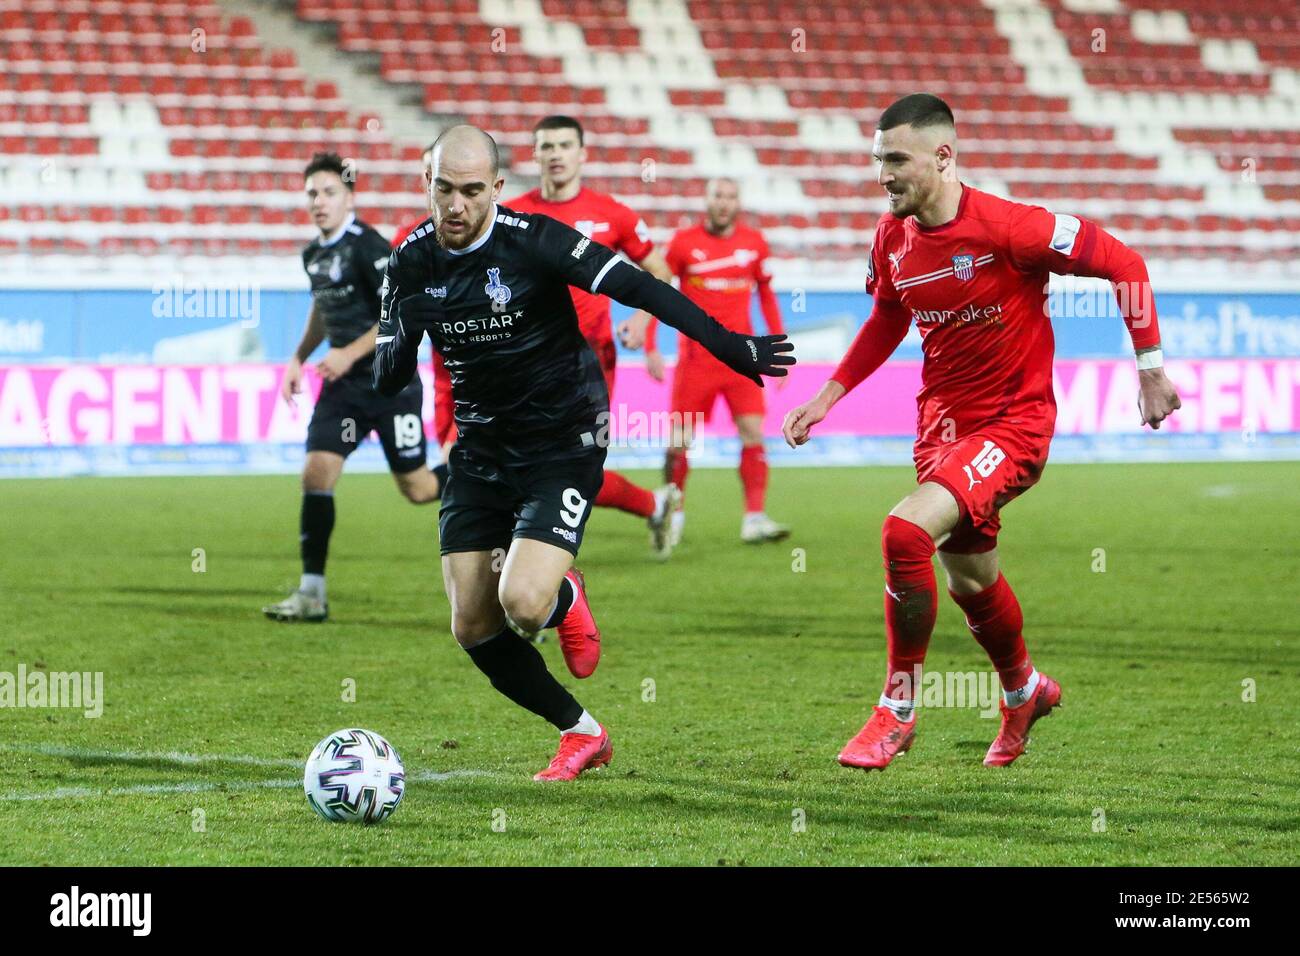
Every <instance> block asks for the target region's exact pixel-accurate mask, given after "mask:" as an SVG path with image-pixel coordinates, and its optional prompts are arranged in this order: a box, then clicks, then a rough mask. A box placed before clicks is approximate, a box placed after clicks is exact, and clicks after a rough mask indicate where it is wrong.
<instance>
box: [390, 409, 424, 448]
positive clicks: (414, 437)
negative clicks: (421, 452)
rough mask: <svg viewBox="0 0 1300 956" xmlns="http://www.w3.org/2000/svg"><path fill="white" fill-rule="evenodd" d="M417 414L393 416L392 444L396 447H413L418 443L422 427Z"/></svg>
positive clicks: (422, 430) (421, 434) (421, 435)
mask: <svg viewBox="0 0 1300 956" xmlns="http://www.w3.org/2000/svg"><path fill="white" fill-rule="evenodd" d="M422 424H423V423H422V422H421V421H420V416H419V415H394V416H393V444H394V445H396V446H397V447H398V448H414V447H416V446H417V445H419V444H420V439H421V438H422V437H423V432H424V429H423V428H422V427H421V426H422Z"/></svg>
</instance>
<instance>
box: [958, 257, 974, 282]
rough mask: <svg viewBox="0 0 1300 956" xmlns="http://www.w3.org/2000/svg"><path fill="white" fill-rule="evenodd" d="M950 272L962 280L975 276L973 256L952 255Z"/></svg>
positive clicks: (966, 280)
mask: <svg viewBox="0 0 1300 956" xmlns="http://www.w3.org/2000/svg"><path fill="white" fill-rule="evenodd" d="M952 274H953V275H955V276H956V277H957V278H958V279H960V280H961V281H962V282H969V281H970V280H971V279H972V278H974V276H975V257H974V256H953V257H952Z"/></svg>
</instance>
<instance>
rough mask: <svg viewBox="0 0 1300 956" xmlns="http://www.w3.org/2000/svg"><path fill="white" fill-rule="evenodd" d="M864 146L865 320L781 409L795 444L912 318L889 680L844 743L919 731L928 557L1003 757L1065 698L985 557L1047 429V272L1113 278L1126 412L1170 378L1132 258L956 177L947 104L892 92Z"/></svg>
mask: <svg viewBox="0 0 1300 956" xmlns="http://www.w3.org/2000/svg"><path fill="white" fill-rule="evenodd" d="M872 155H873V157H874V158H875V160H876V162H877V163H878V164H879V175H878V179H879V182H880V185H882V186H883V187H884V188H885V190H886V191H887V192H888V193H889V210H890V211H889V213H887V214H886V215H884V216H882V217H881V219H880V222H879V224H878V225H877V226H876V237H875V244H874V245H873V247H872V250H871V257H870V259H868V268H867V291H868V292H869V293H870V294H871V296H872V309H871V316H870V317H869V318H868V319H867V322H866V323H865V324H864V325H863V327H862V329H861V331H859V333H858V336H857V338H855V339H854V341H853V344H852V345H851V346H850V348H849V351H848V354H847V355H845V356H844V359H843V361H842V362H841V363H840V366H839V368H838V369H837V370H836V371H835V374H834V375H833V376H832V377H831V380H830V381H828V382H827V383H826V384H825V385H823V386H822V388H821V390H820V391H819V392H818V393H817V395H816V396H815V397H814V398H813V399H812V400H811V401H809V402H807V403H805V404H803V405H800V406H799V407H798V408H795V409H793V410H792V411H790V412H789V414H787V415H786V419H785V424H784V432H785V437H786V441H787V442H788V443H789V444H790V446H791V447H795V446H797V445H802V444H803V443H805V442H806V441H808V437H809V429H811V428H812V426H814V425H816V424H817V423H818V422H820V421H821V420H822V419H824V418H825V417H826V415H827V413H828V412H829V411H830V409H831V406H833V405H834V404H835V403H836V402H837V401H839V400H840V399H841V398H843V397H844V396H845V395H846V394H848V392H849V391H851V390H852V389H853V388H854V387H855V386H857V385H858V384H859V383H860V382H862V380H863V379H865V378H866V377H867V376H868V375H870V374H871V373H872V372H874V371H875V370H876V369H877V368H879V367H880V365H881V363H883V362H884V361H885V359H887V358H888V357H889V356H890V354H892V353H893V351H894V349H896V348H897V347H898V345H899V343H900V342H902V341H903V338H904V336H906V334H907V330H908V327H909V326H910V325H911V322H912V320H913V319H914V318H915V319H916V322H917V328H918V329H919V330H920V333H921V337H922V348H923V351H924V356H925V357H924V361H923V364H922V371H921V381H922V386H921V391H920V393H919V394H918V395H917V403H918V405H919V414H918V417H917V436H916V444H915V449H914V458H915V460H916V474H917V483H918V485H919V487H918V488H917V489H916V490H915V491H913V492H912V493H911V494H909V495H908V496H907V497H906V498H904V499H903V500H902V501H900V502H899V503H898V504H897V505H896V506H895V507H894V509H893V510H892V511H891V512H890V513H889V515H888V517H886V518H885V523H884V528H883V531H882V535H881V545H882V550H883V552H884V561H885V597H884V604H885V632H886V635H887V638H888V663H887V674H886V679H885V689H884V692H883V693H882V694H881V697H880V703H879V705H878V706H877V707H876V708H875V709H874V711H873V712H872V715H871V718H870V720H868V721H867V724H866V726H864V727H863V728H862V730H861V731H860V732H859V733H858V735H857V736H855V737H854V738H853V739H852V740H850V741H849V742H848V744H846V745H845V747H844V749H843V751H841V753H840V756H839V761H840V763H841V764H843V765H844V766H846V767H861V768H863V769H884V768H885V767H886V766H888V764H889V762H890V761H891V760H893V758H894V757H895V756H897V755H898V754H900V753H903V752H904V751H906V750H907V749H908V748H909V747H910V746H911V745H912V742H913V740H914V739H915V736H916V714H915V711H914V708H915V698H916V691H917V685H918V681H917V679H916V678H917V677H918V676H919V674H920V669H921V666H922V664H923V663H924V661H925V652H926V648H927V647H928V646H929V643H930V634H931V632H932V631H933V630H934V621H935V614H936V611H937V608H938V591H937V588H936V585H935V576H934V565H933V563H932V558H933V557H934V554H935V549H936V547H937V548H938V554H939V563H940V564H942V565H943V569H944V572H945V573H946V574H947V578H948V593H949V595H951V597H952V599H953V600H954V601H955V602H956V603H957V605H958V606H959V607H960V608H961V609H962V611H963V612H964V613H965V615H966V623H967V625H968V626H969V628H970V632H971V635H972V636H973V637H974V638H975V640H976V641H978V642H979V644H980V646H981V647H983V648H984V650H985V651H986V652H987V653H988V656H989V659H990V660H991V661H992V662H993V666H994V668H996V670H997V672H998V677H999V679H1000V680H1001V683H1002V692H1003V700H1002V701H1001V703H1000V707H1001V711H1002V724H1001V727H1000V728H999V731H998V735H997V737H996V738H995V739H994V741H993V743H992V745H991V746H990V747H989V750H988V753H987V754H985V757H984V763H985V764H986V765H988V766H999V767H1000V766H1006V765H1007V764H1010V763H1011V762H1013V761H1014V760H1015V759H1016V758H1017V757H1019V756H1020V755H1021V754H1022V753H1024V749H1025V744H1026V743H1027V742H1028V737H1029V729H1030V727H1031V726H1032V725H1033V723H1034V722H1035V721H1036V720H1038V719H1039V718H1040V717H1043V716H1046V715H1047V714H1048V713H1050V712H1051V710H1052V708H1054V707H1056V706H1058V705H1059V704H1060V702H1061V688H1060V685H1058V684H1057V682H1056V681H1054V680H1052V678H1050V677H1048V676H1047V675H1046V674H1039V672H1038V671H1037V670H1036V669H1035V668H1034V665H1033V662H1032V661H1031V660H1030V657H1029V652H1028V650H1026V648H1025V641H1024V637H1023V635H1022V634H1021V627H1022V624H1023V618H1022V616H1021V612H1020V603H1019V601H1017V600H1016V596H1015V593H1014V592H1013V591H1012V590H1011V585H1009V584H1008V583H1007V580H1006V578H1005V577H1003V575H1002V573H1001V571H1000V570H999V567H998V551H997V544H998V530H999V528H1000V527H1001V519H1000V511H1001V509H1002V507H1003V505H1005V504H1006V503H1007V502H1009V501H1011V500H1012V499H1013V498H1015V497H1017V496H1018V495H1020V494H1023V493H1024V492H1025V491H1026V490H1028V489H1029V488H1030V487H1032V486H1033V485H1034V484H1035V483H1036V482H1037V481H1038V477H1039V475H1040V473H1041V472H1042V470H1043V467H1044V465H1045V464H1046V463H1047V452H1048V445H1049V443H1050V441H1051V437H1052V432H1053V429H1054V427H1055V423H1056V399H1055V396H1054V394H1053V391H1052V355H1053V348H1054V340H1053V336H1052V323H1051V320H1050V318H1049V317H1048V310H1047V282H1048V275H1049V273H1053V272H1054V273H1057V274H1072V275H1078V276H1095V277H1098V278H1103V279H1108V280H1109V281H1110V282H1111V283H1112V284H1113V286H1114V288H1115V298H1116V301H1117V302H1118V304H1119V311H1120V314H1121V315H1122V316H1123V318H1124V324H1125V325H1126V326H1127V327H1128V331H1129V335H1130V337H1131V339H1132V342H1133V348H1134V350H1135V352H1136V355H1137V367H1138V381H1139V389H1140V390H1139V394H1138V410H1139V413H1140V415H1141V417H1142V421H1143V422H1144V423H1145V424H1148V425H1150V426H1151V427H1152V428H1158V427H1159V426H1160V423H1161V422H1162V421H1163V420H1164V419H1165V418H1166V417H1167V416H1168V415H1169V414H1171V413H1172V412H1173V411H1174V410H1175V409H1177V408H1179V407H1180V405H1181V403H1180V402H1179V400H1178V394H1177V392H1176V391H1175V390H1174V386H1173V384H1172V383H1171V382H1170V381H1169V379H1168V378H1167V377H1166V376H1165V373H1164V369H1163V367H1162V365H1163V358H1162V354H1161V350H1160V331H1159V328H1158V326H1157V323H1156V312H1155V301H1154V298H1153V296H1152V292H1151V283H1150V279H1149V278H1148V276H1147V267H1146V264H1145V263H1144V262H1143V260H1142V257H1141V256H1139V255H1138V254H1137V253H1135V252H1134V251H1133V250H1131V249H1129V248H1128V247H1127V246H1125V245H1124V244H1123V243H1121V242H1120V241H1119V240H1118V239H1115V238H1114V237H1113V236H1111V235H1110V234H1109V233H1107V232H1106V231H1105V230H1103V229H1102V228H1100V227H1099V226H1097V225H1096V224H1095V223H1092V222H1089V221H1088V220H1086V219H1079V218H1076V217H1074V216H1067V215H1053V214H1052V213H1050V212H1048V211H1047V210H1046V209H1043V208H1042V207H1041V206H1029V205H1025V204H1023V203H1016V202H1011V201H1009V200H1006V199H1000V198H998V197H996V196H992V195H989V194H988V193H984V192H981V191H979V190H977V189H972V188H971V187H969V186H966V185H964V184H963V183H962V182H961V180H960V178H959V174H958V170H957V131H956V125H955V123H954V121H953V115H952V110H951V109H950V108H949V107H948V104H946V103H945V102H944V101H943V100H941V99H939V98H938V97H937V96H931V95H929V94H926V93H914V94H912V95H910V96H905V97H903V98H902V99H900V100H898V101H897V102H895V103H894V104H893V105H891V106H890V107H889V108H888V109H886V110H885V111H884V112H883V113H882V114H881V116H880V121H879V123H878V128H877V130H876V134H875V141H874V145H873V148H872Z"/></svg>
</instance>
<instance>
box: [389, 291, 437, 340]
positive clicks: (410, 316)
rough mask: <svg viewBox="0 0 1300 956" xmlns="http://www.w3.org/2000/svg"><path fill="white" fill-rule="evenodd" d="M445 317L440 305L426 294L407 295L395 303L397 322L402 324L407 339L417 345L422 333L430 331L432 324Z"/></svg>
mask: <svg viewBox="0 0 1300 956" xmlns="http://www.w3.org/2000/svg"><path fill="white" fill-rule="evenodd" d="M445 315H446V310H445V309H444V308H443V306H442V304H441V303H440V302H439V301H438V300H437V299H435V298H434V297H433V296H431V295H429V294H428V293H427V292H421V293H419V294H417V295H408V296H407V297H406V298H405V299H402V300H400V301H399V302H398V303H397V321H398V322H400V323H401V324H402V329H403V331H405V332H406V335H407V337H408V338H411V339H413V340H414V341H415V343H416V344H417V345H418V344H419V343H420V340H421V338H422V337H423V335H424V333H425V332H427V331H429V330H430V329H432V328H433V326H434V323H436V322H440V321H441V320H442V319H443V317H444V316H445Z"/></svg>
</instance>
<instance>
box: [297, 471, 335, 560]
mask: <svg viewBox="0 0 1300 956" xmlns="http://www.w3.org/2000/svg"><path fill="white" fill-rule="evenodd" d="M298 529H299V537H298V540H299V542H300V549H301V551H302V573H303V574H324V573H325V558H326V556H327V555H328V554H329V550H330V532H332V531H333V530H334V492H332V491H307V492H304V493H303V496H302V515H301V517H300V518H299V523H298Z"/></svg>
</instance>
